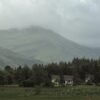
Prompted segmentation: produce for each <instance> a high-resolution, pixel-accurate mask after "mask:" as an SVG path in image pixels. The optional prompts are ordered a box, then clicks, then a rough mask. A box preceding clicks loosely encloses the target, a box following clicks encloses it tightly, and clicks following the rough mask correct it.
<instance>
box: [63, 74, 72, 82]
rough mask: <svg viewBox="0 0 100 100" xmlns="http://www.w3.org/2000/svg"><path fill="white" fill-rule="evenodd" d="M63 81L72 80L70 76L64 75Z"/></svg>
mask: <svg viewBox="0 0 100 100" xmlns="http://www.w3.org/2000/svg"><path fill="white" fill-rule="evenodd" d="M64 80H65V81H68V80H73V76H72V75H64Z"/></svg>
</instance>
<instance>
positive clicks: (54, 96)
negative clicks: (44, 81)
mask: <svg viewBox="0 0 100 100" xmlns="http://www.w3.org/2000/svg"><path fill="white" fill-rule="evenodd" d="M35 92H36V90H35V89H34V88H19V87H11V86H8V87H0V100H100V87H96V86H68V87H65V88H42V89H41V92H40V94H38V95H35Z"/></svg>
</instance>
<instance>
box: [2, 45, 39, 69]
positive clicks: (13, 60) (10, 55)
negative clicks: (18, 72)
mask: <svg viewBox="0 0 100 100" xmlns="http://www.w3.org/2000/svg"><path fill="white" fill-rule="evenodd" d="M35 63H39V61H38V60H35V59H34V60H29V59H25V58H24V57H22V56H21V55H19V54H17V53H14V52H12V51H10V50H8V49H5V48H1V47H0V68H4V67H5V66H7V65H10V66H12V67H18V66H19V65H22V66H24V65H25V64H27V65H30V66H31V65H32V64H35Z"/></svg>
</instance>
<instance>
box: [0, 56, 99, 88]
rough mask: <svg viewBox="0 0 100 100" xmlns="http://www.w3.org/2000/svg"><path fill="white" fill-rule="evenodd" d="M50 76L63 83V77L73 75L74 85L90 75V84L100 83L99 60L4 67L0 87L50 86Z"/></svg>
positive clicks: (74, 60)
mask: <svg viewBox="0 0 100 100" xmlns="http://www.w3.org/2000/svg"><path fill="white" fill-rule="evenodd" d="M52 75H59V76H60V78H61V80H60V83H61V84H62V83H63V75H73V77H74V79H73V80H74V84H75V85H78V84H83V83H84V81H85V78H86V75H92V76H93V79H92V80H91V82H90V83H94V84H96V85H99V83H100V59H98V60H93V59H86V58H81V59H79V58H74V59H73V60H72V61H71V62H60V63H59V64H58V63H51V64H46V65H43V64H34V65H33V66H32V67H30V66H27V65H25V66H19V67H16V68H13V66H5V68H4V69H1V70H0V85H15V84H16V85H19V86H23V87H34V86H36V85H42V86H45V87H50V86H52V82H51V78H52Z"/></svg>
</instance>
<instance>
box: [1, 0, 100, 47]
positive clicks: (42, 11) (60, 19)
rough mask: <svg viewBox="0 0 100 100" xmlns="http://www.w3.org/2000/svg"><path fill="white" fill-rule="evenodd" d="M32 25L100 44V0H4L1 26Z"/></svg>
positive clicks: (85, 41)
mask: <svg viewBox="0 0 100 100" xmlns="http://www.w3.org/2000/svg"><path fill="white" fill-rule="evenodd" d="M31 25H39V26H43V27H47V28H50V29H52V30H54V31H56V32H58V33H59V34H61V35H63V36H64V37H66V38H68V39H71V40H73V41H75V42H78V43H80V44H83V45H88V46H93V47H100V0H0V29H2V28H14V27H19V28H22V27H28V26H31Z"/></svg>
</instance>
